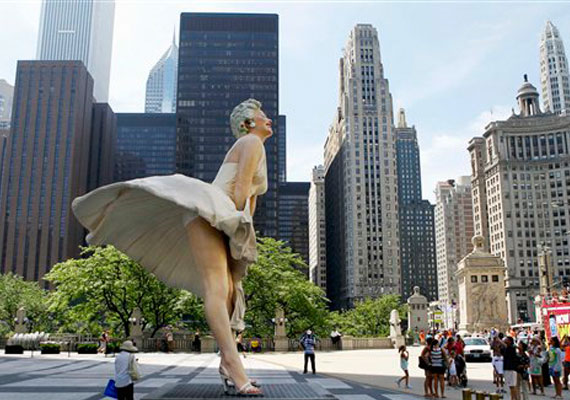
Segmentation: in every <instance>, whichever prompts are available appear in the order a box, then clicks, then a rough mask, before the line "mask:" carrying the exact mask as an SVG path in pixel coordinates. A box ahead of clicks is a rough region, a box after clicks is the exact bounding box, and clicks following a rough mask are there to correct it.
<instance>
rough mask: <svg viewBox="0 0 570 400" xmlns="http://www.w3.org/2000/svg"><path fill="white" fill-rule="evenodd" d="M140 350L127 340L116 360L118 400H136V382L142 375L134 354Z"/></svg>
mask: <svg viewBox="0 0 570 400" xmlns="http://www.w3.org/2000/svg"><path fill="white" fill-rule="evenodd" d="M137 351H138V349H137V348H136V347H135V346H134V345H133V342H131V341H130V340H127V341H125V342H123V344H122V345H121V352H120V353H119V354H118V355H117V357H116V358H115V387H116V388H117V399H118V400H134V382H135V381H138V380H139V379H140V378H141V373H140V370H139V366H138V364H137V360H136V359H135V355H134V353H136V352H137Z"/></svg>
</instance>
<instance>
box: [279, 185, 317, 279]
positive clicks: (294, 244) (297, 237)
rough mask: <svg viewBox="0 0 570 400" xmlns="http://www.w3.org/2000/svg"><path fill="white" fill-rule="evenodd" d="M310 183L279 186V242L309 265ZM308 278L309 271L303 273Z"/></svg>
mask: <svg viewBox="0 0 570 400" xmlns="http://www.w3.org/2000/svg"><path fill="white" fill-rule="evenodd" d="M309 188H310V184H309V182H285V183H281V184H280V185H279V236H278V238H279V240H283V241H284V242H287V243H288V245H289V246H291V248H292V249H293V251H294V252H295V253H299V254H300V255H301V256H302V257H303V260H305V263H307V265H308V264H309ZM303 272H304V273H305V274H306V275H307V277H308V276H309V275H308V272H309V270H308V269H307V270H306V271H303Z"/></svg>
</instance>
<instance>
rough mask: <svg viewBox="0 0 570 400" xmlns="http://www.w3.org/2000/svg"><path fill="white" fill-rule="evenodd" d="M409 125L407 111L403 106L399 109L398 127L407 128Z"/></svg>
mask: <svg viewBox="0 0 570 400" xmlns="http://www.w3.org/2000/svg"><path fill="white" fill-rule="evenodd" d="M407 127H408V125H407V124H406V112H405V111H404V109H403V108H400V109H399V110H398V128H407Z"/></svg>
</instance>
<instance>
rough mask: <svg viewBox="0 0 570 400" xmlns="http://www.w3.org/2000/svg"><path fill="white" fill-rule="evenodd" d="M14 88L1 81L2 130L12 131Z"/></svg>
mask: <svg viewBox="0 0 570 400" xmlns="http://www.w3.org/2000/svg"><path fill="white" fill-rule="evenodd" d="M13 97H14V86H12V85H10V84H9V83H8V82H6V81H5V80H4V79H0V129H10V119H11V118H12V100H13Z"/></svg>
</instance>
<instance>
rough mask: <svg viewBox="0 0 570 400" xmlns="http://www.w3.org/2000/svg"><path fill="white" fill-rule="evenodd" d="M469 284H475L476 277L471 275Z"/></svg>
mask: <svg viewBox="0 0 570 400" xmlns="http://www.w3.org/2000/svg"><path fill="white" fill-rule="evenodd" d="M471 283H477V275H471Z"/></svg>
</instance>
